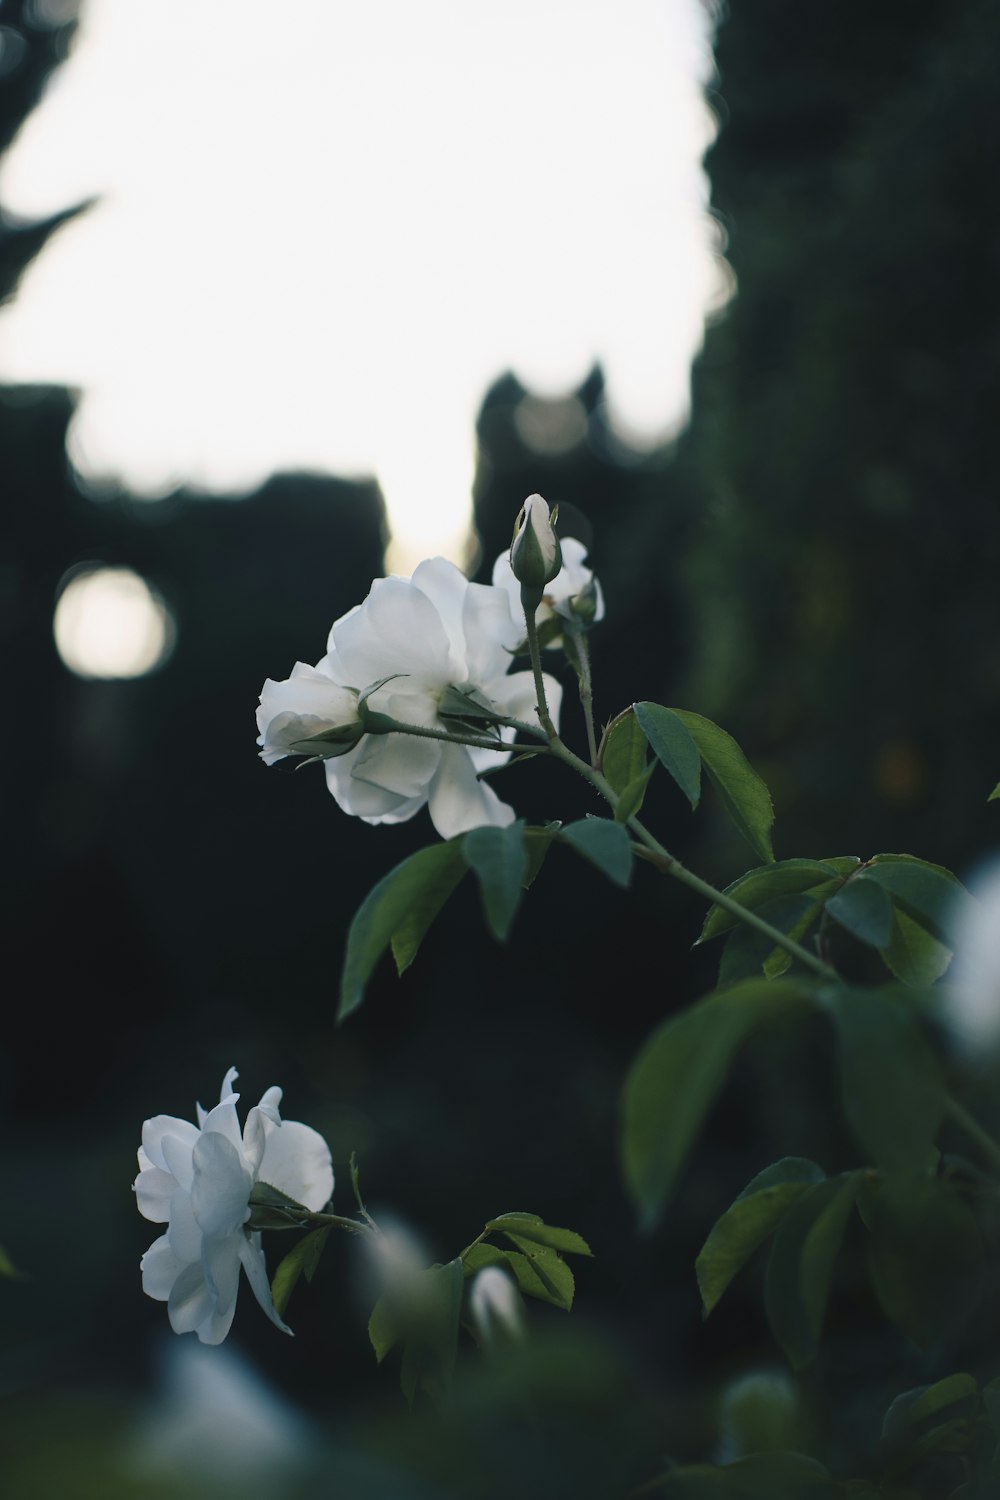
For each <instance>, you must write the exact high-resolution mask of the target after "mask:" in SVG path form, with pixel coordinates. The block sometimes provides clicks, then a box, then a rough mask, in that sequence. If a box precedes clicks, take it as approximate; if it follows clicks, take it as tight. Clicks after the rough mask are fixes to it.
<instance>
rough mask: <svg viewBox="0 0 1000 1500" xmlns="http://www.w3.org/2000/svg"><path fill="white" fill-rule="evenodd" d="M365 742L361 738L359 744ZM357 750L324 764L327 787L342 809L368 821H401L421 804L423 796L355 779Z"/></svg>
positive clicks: (421, 805) (410, 816)
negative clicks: (395, 790)
mask: <svg viewBox="0 0 1000 1500" xmlns="http://www.w3.org/2000/svg"><path fill="white" fill-rule="evenodd" d="M365 743H366V741H365V740H362V741H361V744H362V746H364V744H365ZM358 756H359V751H358V750H352V751H351V752H350V753H349V754H348V755H342V756H340V757H339V759H337V760H327V761H324V763H323V768H324V770H325V772H326V784H327V787H328V789H329V791H330V793H331V795H332V796H333V798H334V799H335V801H336V802H337V804H338V806H340V807H341V808H343V810H344V812H346V813H350V814H351V815H352V816H353V817H357V818H364V820H365V821H366V822H367V823H404V822H405V821H406V819H407V818H412V817H413V814H414V813H415V812H417V811H418V809H419V808H421V807H423V805H424V802H425V800H426V798H425V797H424V796H422V795H421V796H419V797H400V796H398V795H397V794H396V793H395V792H387V791H385V790H384V788H382V787H376V786H371V785H369V784H368V783H367V782H364V781H360V780H357V781H356V780H355V779H354V777H353V776H352V774H351V772H352V770H353V768H354V765H355V763H356V761H357V760H358Z"/></svg>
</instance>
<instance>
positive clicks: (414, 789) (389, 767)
mask: <svg viewBox="0 0 1000 1500" xmlns="http://www.w3.org/2000/svg"><path fill="white" fill-rule="evenodd" d="M442 748H443V747H442V743H441V741H440V740H422V739H418V738H417V737H415V736H413V735H406V734H381V735H374V734H373V735H369V737H368V740H367V742H366V744H365V749H364V753H363V754H362V755H360V756H359V757H358V759H357V761H355V763H354V767H353V769H352V771H351V776H352V778H353V780H354V781H355V782H358V781H363V782H365V783H367V785H369V786H374V787H381V789H382V790H383V791H386V792H394V793H395V794H396V796H397V797H406V798H409V797H426V796H427V787H428V784H429V782H430V779H431V777H432V776H433V775H434V772H435V771H436V770H437V768H438V761H439V760H440V759H441V750H442Z"/></svg>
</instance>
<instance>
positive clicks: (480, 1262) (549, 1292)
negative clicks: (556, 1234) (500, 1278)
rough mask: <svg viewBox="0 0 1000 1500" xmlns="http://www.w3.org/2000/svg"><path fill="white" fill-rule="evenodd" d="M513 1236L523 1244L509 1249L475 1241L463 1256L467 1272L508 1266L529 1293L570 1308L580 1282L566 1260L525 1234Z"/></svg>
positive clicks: (523, 1289) (558, 1305)
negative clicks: (476, 1243) (487, 1267)
mask: <svg viewBox="0 0 1000 1500" xmlns="http://www.w3.org/2000/svg"><path fill="white" fill-rule="evenodd" d="M510 1239H511V1241H512V1243H514V1244H517V1243H518V1241H520V1243H521V1246H522V1248H521V1249H518V1250H506V1249H503V1248H502V1247H501V1246H500V1245H484V1244H479V1245H473V1246H472V1247H471V1249H469V1250H468V1251H466V1252H465V1254H464V1255H463V1256H462V1260H463V1263H464V1266H465V1274H466V1275H467V1276H469V1275H472V1274H473V1273H474V1272H475V1271H481V1270H482V1268H483V1267H484V1266H505V1267H506V1268H507V1270H508V1271H510V1273H511V1275H512V1276H513V1277H514V1280H515V1281H516V1282H517V1285H518V1287H519V1289H520V1290H521V1291H522V1292H523V1293H524V1294H525V1296H526V1297H535V1298H536V1299H537V1300H538V1301H539V1302H548V1303H549V1304H550V1306H552V1307H558V1308H560V1309H561V1311H563V1312H569V1310H570V1308H571V1307H572V1306H573V1295H574V1292H575V1290H576V1283H575V1281H574V1279H573V1272H572V1271H571V1270H570V1268H569V1266H568V1265H567V1264H566V1262H565V1261H564V1260H563V1259H562V1258H561V1257H560V1256H559V1254H558V1253H557V1252H556V1251H555V1250H549V1249H548V1248H546V1247H545V1246H543V1245H537V1244H533V1243H532V1242H531V1241H530V1240H526V1239H524V1237H523V1236H518V1237H517V1238H515V1237H514V1236H513V1235H511V1236H510Z"/></svg>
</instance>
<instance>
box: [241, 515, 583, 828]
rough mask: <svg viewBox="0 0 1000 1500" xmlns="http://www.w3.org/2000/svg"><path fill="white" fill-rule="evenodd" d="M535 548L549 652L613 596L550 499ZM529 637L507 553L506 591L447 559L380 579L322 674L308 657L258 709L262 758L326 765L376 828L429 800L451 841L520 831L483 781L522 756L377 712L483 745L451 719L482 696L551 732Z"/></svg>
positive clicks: (330, 651)
mask: <svg viewBox="0 0 1000 1500" xmlns="http://www.w3.org/2000/svg"><path fill="white" fill-rule="evenodd" d="M528 547H531V548H533V549H534V552H535V555H536V556H537V557H538V558H539V559H541V562H540V566H541V568H542V572H541V574H540V576H541V577H544V578H545V579H546V582H545V583H544V586H543V587H544V593H543V595H542V600H541V603H540V604H539V605H538V607H537V608H536V611H535V618H536V623H537V624H538V626H539V629H540V630H544V639H545V643H546V644H547V645H549V646H557V645H559V644H560V636H561V632H560V631H559V629H558V626H556V628H555V629H554V630H553V628H552V623H551V622H553V621H558V620H560V619H561V620H562V621H564V622H565V623H566V625H567V626H568V625H571V624H573V625H577V626H582V625H586V624H590V623H592V622H593V621H594V620H597V619H600V618H601V616H602V615H603V612H604V603H603V599H602V597H601V592H600V587H599V585H598V584H597V581H596V579H595V578H594V576H593V573H592V572H591V570H590V569H589V568H588V567H587V566H586V565H585V563H584V558H585V556H586V550H585V548H584V547H583V545H582V543H580V542H577V541H575V540H573V539H568V540H567V541H566V542H564V543H563V544H562V548H561V552H560V544H559V542H558V540H557V538H556V536H555V532H554V530H553V527H552V523H551V519H550V516H549V508H548V505H547V504H546V502H545V501H544V500H543V499H542V497H541V496H540V495H531V496H529V498H528V499H527V500H526V501H525V505H524V510H523V511H522V518H521V519H520V520H519V529H518V533H517V534H516V536H515V540H514V550H515V551H517V549H518V548H521V549H522V550H524V549H525V548H528ZM560 560H561V566H560ZM515 561H516V559H515ZM546 569H548V572H546V571H545V570H546ZM553 570H554V571H553ZM517 571H518V574H519V576H520V577H521V578H522V581H523V577H524V573H523V570H522V569H521V568H520V567H518V570H517ZM545 627H548V628H547V629H546V628H545ZM525 635H526V629H525V617H524V612H523V609H522V603H521V584H520V583H519V582H518V579H517V578H516V577H515V575H514V571H513V569H512V566H511V561H510V556H509V554H507V553H504V554H503V555H502V556H501V557H500V558H498V559H497V563H496V567H495V568H494V572H493V583H492V584H478V583H470V582H469V581H468V579H467V578H466V577H465V576H464V574H463V573H461V572H460V571H459V569H458V568H456V567H455V566H454V564H452V563H450V562H446V561H445V559H444V558H441V557H435V558H431V559H430V560H429V561H427V562H422V563H421V564H420V566H419V567H418V568H417V569H416V571H415V572H414V574H413V576H412V578H397V577H394V576H391V577H389V578H378V579H376V580H375V582H374V583H373V584H372V587H371V591H370V593H369V594H368V597H367V599H366V600H365V601H364V603H363V604H360V605H356V606H355V608H354V609H352V610H350V611H349V612H348V613H347V614H346V615H343V616H342V617H341V619H339V620H337V621H336V622H335V623H334V625H333V627H332V629H331V631H330V635H329V639H328V641H327V651H326V655H325V656H324V657H323V658H322V659H321V660H320V661H318V662H317V663H316V665H315V666H314V667H310V666H306V665H305V664H304V663H302V662H297V663H296V664H295V666H294V667H293V669H292V674H291V676H290V677H288V678H285V679H284V680H283V681H280V682H276V681H273V680H272V679H270V678H269V679H268V680H267V681H266V682H265V683H264V687H263V690H262V692H261V696H260V706H259V708H258V710H257V728H258V730H259V731H260V732H259V735H258V739H257V743H258V745H260V746H262V747H263V748H262V749H261V752H260V755H261V759H262V760H263V761H265V763H266V764H268V765H271V764H273V762H274V761H276V760H281V759H283V758H284V757H285V756H287V755H312V756H315V755H319V756H321V757H322V759H323V762H324V766H325V770H326V780H327V786H328V787H329V790H330V791H331V793H332V794H333V796H334V798H335V799H336V801H337V802H338V804H339V805H340V807H342V808H343V810H344V812H347V813H351V814H353V815H355V816H356V817H359V818H362V819H363V820H364V821H365V822H367V823H402V822H405V821H406V820H407V819H408V818H412V817H413V815H414V814H415V813H416V812H418V811H419V809H420V808H422V807H423V806H424V804H425V803H426V804H427V807H428V811H429V813H430V817H431V821H432V823H433V824H434V827H435V828H436V830H437V831H438V833H439V834H440V835H441V836H442V838H451V837H452V836H454V835H455V834H459V833H465V832H467V831H468V829H470V828H476V827H479V826H480V825H481V824H484V823H492V824H496V825H504V824H507V823H511V822H512V821H513V819H514V810H513V808H511V807H509V806H508V805H507V803H505V802H502V801H501V800H500V798H499V797H498V796H497V795H496V793H495V792H494V791H493V789H492V787H490V786H488V785H487V784H486V783H485V782H483V781H481V780H480V779H479V777H480V775H481V773H483V772H485V771H488V770H490V769H493V768H496V767H497V766H500V765H502V764H503V763H504V762H505V761H506V760H508V759H509V757H510V750H509V749H505V748H498V749H492V748H488V747H483V746H482V745H478V746H477V745H469V744H461V743H456V742H455V740H454V739H453V740H452V741H451V742H450V743H449V742H448V741H446V740H443V739H439V738H432V737H430V736H427V735H425V736H420V735H419V734H405V733H400V732H395V733H385V732H377V733H371V732H368V729H369V728H370V725H371V723H372V722H373V721H372V715H381V716H385V717H387V718H388V719H391V720H393V721H395V722H396V723H398V724H406V725H412V726H414V727H415V728H416V729H417V730H424V731H428V730H430V731H432V733H439V734H444V735H449V734H450V735H453V736H456V737H457V736H460V735H462V734H463V733H464V736H465V738H471V737H473V736H471V735H470V734H469V733H468V728H467V726H466V729H465V730H464V731H463V730H459V729H458V728H456V723H455V719H454V717H451V718H449V717H448V716H445V715H442V712H441V709H442V705H443V704H446V702H448V701H453V695H454V693H456V692H457V693H460V694H464V695H466V696H467V697H474V700H475V702H476V704H477V705H479V707H480V708H481V709H483V708H484V709H486V710H489V711H492V712H493V713H495V714H496V716H497V720H498V721H502V720H504V719H519V720H521V721H522V722H527V723H529V724H532V725H535V726H537V724H538V715H537V704H536V696H535V685H534V679H533V677H532V674H531V672H530V671H519V672H512V671H511V670H510V668H511V664H512V660H513V657H514V655H516V654H517V652H518V651H520V650H522V649H523V647H524V642H525ZM544 682H545V693H546V698H547V703H548V711H549V714H550V716H551V718H552V720H553V722H554V723H558V714H559V705H560V700H561V695H562V689H561V687H560V685H559V683H558V682H556V681H555V680H554V679H553V678H551V677H548V676H546V677H545V678H544ZM487 726H488V720H484V721H483V731H482V735H481V736H477V737H481V738H486V737H487V736H489V737H492V738H494V739H495V740H496V742H497V744H498V746H501V747H502V746H509V745H510V743H511V742H512V740H513V739H514V736H515V734H516V732H517V731H516V727H514V726H512V725H509V724H503V723H502V722H501V723H498V724H497V725H496V727H495V728H492V727H490V728H488V727H487Z"/></svg>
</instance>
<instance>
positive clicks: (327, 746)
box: [257, 661, 364, 766]
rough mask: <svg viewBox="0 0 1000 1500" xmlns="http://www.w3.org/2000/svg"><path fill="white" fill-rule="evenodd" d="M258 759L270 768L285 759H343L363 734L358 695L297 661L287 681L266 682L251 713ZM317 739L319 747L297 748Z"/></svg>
mask: <svg viewBox="0 0 1000 1500" xmlns="http://www.w3.org/2000/svg"><path fill="white" fill-rule="evenodd" d="M257 728H258V729H259V730H260V734H259V735H258V737H257V743H258V745H263V747H264V748H263V750H262V751H261V752H260V758H261V760H262V761H263V762H264V764H265V765H268V766H271V765H273V764H274V762H275V761H276V760H283V759H284V757H285V756H286V755H323V756H326V755H344V754H346V752H347V751H348V750H350V749H351V748H352V747H353V746H354V745H356V744H357V742H358V740H359V739H360V738H361V735H362V734H363V732H364V731H363V730H362V727H361V719H360V718H359V716H358V694H357V693H356V692H355V691H354V690H353V689H352V688H346V687H341V686H340V684H339V683H336V682H334V681H333V680H332V678H330V677H328V676H327V675H326V674H325V673H324V672H321V671H319V670H318V669H317V668H316V667H307V666H306V665H305V664H304V662H301V661H297V662H296V663H295V665H294V667H293V668H292V675H291V677H287V678H285V679H284V680H283V681H282V682H275V681H273V680H272V678H270V677H269V678H268V679H267V681H266V682H265V683H264V686H263V687H262V688H261V693H260V706H259V707H258V709H257ZM317 734H323V735H324V736H326V738H325V739H324V741H322V742H315V743H303V741H309V740H310V737H311V736H313V735H317Z"/></svg>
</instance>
